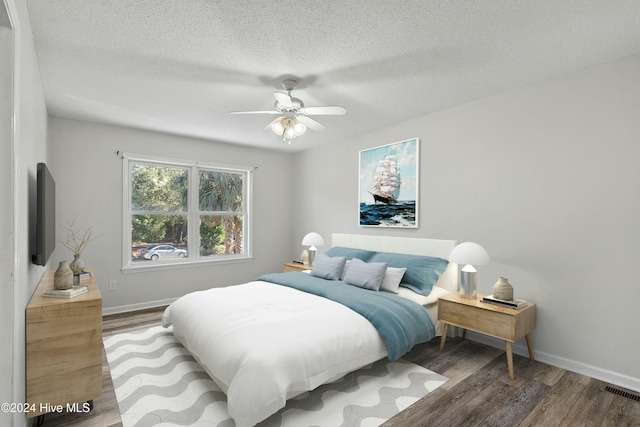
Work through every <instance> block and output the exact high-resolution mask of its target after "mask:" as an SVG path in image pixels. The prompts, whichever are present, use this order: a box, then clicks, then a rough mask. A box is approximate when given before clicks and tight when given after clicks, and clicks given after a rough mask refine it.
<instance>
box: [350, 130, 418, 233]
mask: <svg viewBox="0 0 640 427" xmlns="http://www.w3.org/2000/svg"><path fill="white" fill-rule="evenodd" d="M419 145H420V140H419V139H418V138H413V139H408V140H406V141H400V142H394V143H392V144H387V145H382V146H380V147H375V148H369V149H366V150H362V151H360V164H359V168H360V170H359V191H358V194H359V199H360V200H359V216H358V217H359V226H361V227H401V228H418V194H419V193H418V183H419V182H420V180H419V177H418V172H419V168H418V161H419V158H420V156H419V154H420V153H419V148H420V147H419Z"/></svg>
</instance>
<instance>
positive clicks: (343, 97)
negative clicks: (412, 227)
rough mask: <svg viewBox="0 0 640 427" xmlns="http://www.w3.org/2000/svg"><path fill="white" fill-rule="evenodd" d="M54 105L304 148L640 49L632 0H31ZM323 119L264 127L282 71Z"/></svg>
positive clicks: (102, 118)
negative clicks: (290, 135) (335, 110)
mask: <svg viewBox="0 0 640 427" xmlns="http://www.w3.org/2000/svg"><path fill="white" fill-rule="evenodd" d="M27 3H28V6H29V13H30V17H31V25H32V27H33V34H34V39H35V45H36V51H37V56H38V61H39V65H40V70H41V73H42V79H43V84H44V90H45V95H46V100H47V106H48V109H49V112H50V114H51V115H54V116H59V117H69V118H74V119H80V120H89V121H95V122H103V123H110V124H116V125H120V126H126V127H133V128H141V129H149V130H155V131H159V132H166V133H172V134H178V135H186V136H193V137H198V138H204V139H209V140H214V141H222V142H229V143H237V144H246V145H252V146H259V147H264V148H268V149H276V150H285V151H286V150H289V151H297V150H305V149H308V148H310V147H313V146H316V145H318V144H322V143H325V142H328V141H332V140H338V139H342V137H343V136H346V137H349V136H353V135H358V134H361V133H364V132H367V131H371V130H374V129H378V128H381V127H384V126H388V125H390V124H393V123H398V122H401V121H404V120H408V119H411V118H414V117H418V116H422V115H425V114H428V113H431V112H434V111H438V110H442V109H445V108H448V107H452V106H455V105H460V104H463V103H467V102H469V101H472V100H475V99H479V98H482V97H486V96H489V95H493V94H496V93H500V92H505V91H509V90H514V89H518V88H520V87H523V86H526V85H531V84H535V83H537V82H540V81H544V80H547V79H550V78H554V77H557V76H561V75H564V74H567V73H570V72H572V71H576V70H579V69H583V68H586V67H590V66H593V65H596V64H600V63H605V62H609V61H612V60H616V59H619V58H623V57H627V56H630V55H634V54H638V53H640V3H639V2H638V1H637V0H628V1H624V0H607V1H596V0H592V1H575V0H562V1H556V0H552V1H541V0H529V1H513V0H486V1H420V0H414V1H389V0H366V1H344V0H324V1H322V2H317V1H289V2H283V1H275V0H250V1H235V0H206V1H205V0H180V1H178V0H137V1H123V0H112V1H107V0H65V1H43V0H27ZM289 76H295V77H297V78H299V79H301V81H302V83H301V85H300V86H301V87H300V88H299V89H297V90H295V91H294V93H293V95H294V96H296V97H298V98H301V99H302V100H303V101H304V103H305V104H306V105H307V106H316V105H342V106H343V107H345V108H346V109H347V115H345V116H315V118H316V119H317V120H318V121H320V122H321V123H323V124H324V125H325V126H326V127H327V129H326V130H325V131H323V132H313V131H308V132H307V133H306V134H304V135H302V136H301V137H299V138H297V139H295V140H293V141H292V143H291V145H287V144H286V143H285V142H283V141H282V140H281V139H280V138H279V137H278V136H276V135H274V134H273V133H271V132H264V131H262V129H263V128H264V127H265V126H266V125H267V124H268V123H269V122H270V121H271V120H272V119H273V116H267V115H264V116H248V115H229V114H228V113H229V112H230V111H232V110H270V109H272V108H273V103H274V98H273V95H272V92H273V91H274V90H282V87H281V81H282V80H283V78H285V77H289Z"/></svg>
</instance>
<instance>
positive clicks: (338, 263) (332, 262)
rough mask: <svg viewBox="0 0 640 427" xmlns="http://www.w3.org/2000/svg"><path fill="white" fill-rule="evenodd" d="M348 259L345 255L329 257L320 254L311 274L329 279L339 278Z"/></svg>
mask: <svg viewBox="0 0 640 427" xmlns="http://www.w3.org/2000/svg"><path fill="white" fill-rule="evenodd" d="M345 262H347V259H346V258H345V257H343V256H336V257H329V256H326V255H325V254H320V255H318V256H317V257H316V260H315V261H314V263H313V267H312V268H311V275H312V276H316V277H321V278H323V279H327V280H339V279H340V274H342V269H343V268H344V264H345Z"/></svg>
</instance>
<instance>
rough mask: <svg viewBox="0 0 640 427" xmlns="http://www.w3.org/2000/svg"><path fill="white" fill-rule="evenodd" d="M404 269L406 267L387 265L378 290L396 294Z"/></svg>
mask: <svg viewBox="0 0 640 427" xmlns="http://www.w3.org/2000/svg"><path fill="white" fill-rule="evenodd" d="M405 271H407V269H406V268H396V267H387V271H386V273H385V274H384V279H382V285H381V286H380V290H381V291H387V292H393V293H394V294H397V293H398V288H399V287H400V282H402V276H404V272H405Z"/></svg>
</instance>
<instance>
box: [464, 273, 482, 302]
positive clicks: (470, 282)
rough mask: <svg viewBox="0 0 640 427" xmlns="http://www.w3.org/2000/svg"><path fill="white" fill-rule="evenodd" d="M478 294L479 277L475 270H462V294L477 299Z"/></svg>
mask: <svg viewBox="0 0 640 427" xmlns="http://www.w3.org/2000/svg"><path fill="white" fill-rule="evenodd" d="M477 295H478V277H477V276H476V272H475V271H464V270H463V271H460V296H461V297H462V298H470V299H476V298H477Z"/></svg>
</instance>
